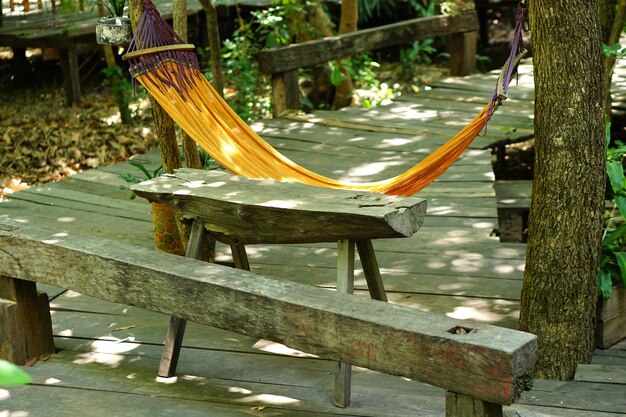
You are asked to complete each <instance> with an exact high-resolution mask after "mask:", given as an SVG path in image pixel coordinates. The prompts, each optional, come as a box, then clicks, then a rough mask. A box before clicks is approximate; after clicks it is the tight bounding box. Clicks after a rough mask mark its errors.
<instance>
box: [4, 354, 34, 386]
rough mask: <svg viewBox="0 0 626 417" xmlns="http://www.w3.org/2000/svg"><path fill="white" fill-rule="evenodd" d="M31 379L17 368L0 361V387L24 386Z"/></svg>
mask: <svg viewBox="0 0 626 417" xmlns="http://www.w3.org/2000/svg"><path fill="white" fill-rule="evenodd" d="M30 382H31V377H30V376H29V375H28V374H27V373H25V372H24V371H22V370H21V369H20V368H18V367H17V366H15V365H13V364H12V363H10V362H7V361H5V360H2V359H0V387H14V386H17V385H26V384H28V383H30Z"/></svg>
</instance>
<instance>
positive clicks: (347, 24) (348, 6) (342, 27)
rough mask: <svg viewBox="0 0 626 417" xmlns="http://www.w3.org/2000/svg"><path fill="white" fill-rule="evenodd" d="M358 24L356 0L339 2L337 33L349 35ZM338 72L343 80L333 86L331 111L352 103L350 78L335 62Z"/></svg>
mask: <svg viewBox="0 0 626 417" xmlns="http://www.w3.org/2000/svg"><path fill="white" fill-rule="evenodd" d="M358 22H359V3H358V0H342V2H341V18H340V20H339V33H341V34H343V33H350V32H354V31H355V30H356V29H357V25H358ZM337 65H339V70H340V71H341V73H342V74H343V75H344V77H345V78H344V80H343V81H342V82H341V83H340V84H339V85H337V86H335V98H334V100H333V109H340V108H342V107H346V106H349V105H350V103H351V101H352V76H351V75H350V73H349V72H348V71H346V69H345V68H344V67H343V66H342V65H341V62H337Z"/></svg>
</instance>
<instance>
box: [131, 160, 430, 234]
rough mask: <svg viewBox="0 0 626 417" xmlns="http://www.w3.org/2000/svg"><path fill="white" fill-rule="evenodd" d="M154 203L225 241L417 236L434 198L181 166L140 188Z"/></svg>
mask: <svg viewBox="0 0 626 417" xmlns="http://www.w3.org/2000/svg"><path fill="white" fill-rule="evenodd" d="M131 188H132V190H133V191H134V192H135V193H136V194H137V195H138V196H140V197H144V198H146V199H148V200H149V201H151V202H159V203H163V204H168V205H170V206H173V207H175V208H176V210H178V211H179V212H180V213H183V215H184V216H186V217H188V218H192V219H194V220H199V221H201V222H202V223H203V224H204V225H205V226H206V228H207V229H208V230H209V233H210V234H211V235H212V236H213V237H215V238H216V239H217V240H220V241H222V242H225V243H237V244H244V245H245V244H254V243H305V242H332V241H337V240H341V239H354V240H363V239H377V238H392V237H408V236H412V235H413V234H414V233H415V232H417V230H418V229H419V228H420V226H421V224H422V221H423V219H424V215H425V212H426V201H425V200H423V199H421V198H416V197H395V196H387V195H384V194H379V193H370V192H364V191H350V190H331V189H327V188H320V187H313V186H310V185H304V184H300V183H295V182H275V181H269V180H267V181H266V180H256V179H250V178H245V177H239V176H234V175H232V174H228V173H226V172H223V171H206V170H192V169H180V170H177V171H176V172H175V173H174V174H172V175H169V176H164V177H159V178H157V179H154V180H149V181H146V182H143V183H141V184H137V185H133V187H131Z"/></svg>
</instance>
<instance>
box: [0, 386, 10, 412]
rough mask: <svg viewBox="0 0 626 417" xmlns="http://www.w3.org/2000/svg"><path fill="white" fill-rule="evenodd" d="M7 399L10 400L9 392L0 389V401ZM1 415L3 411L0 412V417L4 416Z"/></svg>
mask: <svg viewBox="0 0 626 417" xmlns="http://www.w3.org/2000/svg"><path fill="white" fill-rule="evenodd" d="M9 398H11V393H10V392H9V390H8V389H4V388H0V401H2V400H8V399H9ZM3 413H4V411H3V412H0V417H3V416H4V414H3ZM7 415H8V414H7Z"/></svg>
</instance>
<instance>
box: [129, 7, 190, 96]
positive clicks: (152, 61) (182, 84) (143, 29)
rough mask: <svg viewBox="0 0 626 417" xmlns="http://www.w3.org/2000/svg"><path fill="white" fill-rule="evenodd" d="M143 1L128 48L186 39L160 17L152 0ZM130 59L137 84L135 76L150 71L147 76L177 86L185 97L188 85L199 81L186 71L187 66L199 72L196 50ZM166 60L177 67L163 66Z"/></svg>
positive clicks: (164, 52)
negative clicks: (170, 68)
mask: <svg viewBox="0 0 626 417" xmlns="http://www.w3.org/2000/svg"><path fill="white" fill-rule="evenodd" d="M142 3H143V13H142V14H141V18H140V19H139V22H138V23H137V29H136V31H135V34H134V36H133V39H132V40H131V42H130V46H129V47H128V52H135V51H140V50H142V49H147V48H155V47H159V46H168V45H179V44H184V43H185V42H184V41H183V40H182V39H181V37H180V36H178V35H177V34H176V33H175V32H174V30H173V29H172V28H171V27H170V25H168V24H167V22H166V21H165V20H164V19H163V18H162V17H161V15H160V14H159V12H158V11H157V9H156V8H155V7H154V4H152V2H151V1H150V0H142ZM128 61H129V64H130V73H131V74H132V76H133V80H132V81H133V85H134V86H135V85H136V84H135V83H136V82H135V77H137V76H139V75H141V74H148V73H149V74H150V76H149V77H148V79H149V80H150V82H152V83H153V84H154V85H155V86H156V87H157V88H160V86H159V83H157V82H156V81H155V80H154V79H153V77H154V78H156V79H157V80H158V81H160V82H161V83H163V84H164V85H167V86H170V87H172V88H174V89H175V90H176V91H177V92H178V94H179V95H180V96H181V97H182V99H183V100H185V101H186V99H187V98H186V92H187V89H188V88H193V87H194V86H195V84H196V83H195V81H194V79H193V78H192V77H190V73H189V71H185V69H189V70H191V73H194V72H196V71H197V73H198V74H199V73H200V64H199V63H198V57H197V56H196V53H195V51H183V50H171V51H161V52H155V53H151V54H146V55H142V56H138V57H135V58H130V59H129V60H128ZM165 62H172V63H174V64H176V70H174V71H171V70H169V71H168V70H167V68H166V67H161V64H163V63H165Z"/></svg>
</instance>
